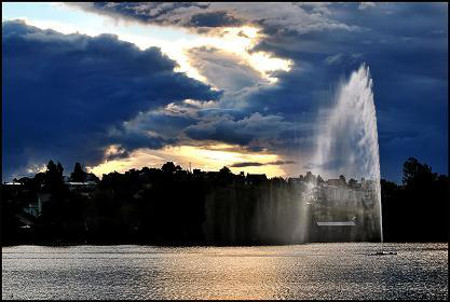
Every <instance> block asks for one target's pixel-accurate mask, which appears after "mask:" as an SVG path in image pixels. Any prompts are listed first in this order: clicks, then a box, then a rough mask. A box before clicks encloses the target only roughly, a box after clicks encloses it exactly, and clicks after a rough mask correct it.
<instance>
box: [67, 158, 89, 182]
mask: <svg viewBox="0 0 450 302" xmlns="http://www.w3.org/2000/svg"><path fill="white" fill-rule="evenodd" d="M85 178H86V172H85V171H84V169H83V167H82V166H81V164H80V163H78V162H77V163H75V166H74V167H73V172H72V173H71V174H70V180H71V181H77V182H84V181H85Z"/></svg>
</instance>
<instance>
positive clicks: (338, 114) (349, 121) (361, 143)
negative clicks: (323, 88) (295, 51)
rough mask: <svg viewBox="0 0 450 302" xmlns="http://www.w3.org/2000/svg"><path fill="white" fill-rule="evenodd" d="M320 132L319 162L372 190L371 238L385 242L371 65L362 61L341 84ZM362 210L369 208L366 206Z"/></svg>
mask: <svg viewBox="0 0 450 302" xmlns="http://www.w3.org/2000/svg"><path fill="white" fill-rule="evenodd" d="M324 120H325V122H324V123H322V124H321V129H320V130H319V131H320V132H319V135H318V150H317V158H316V165H317V167H318V172H319V173H320V174H322V175H325V176H326V177H328V178H330V177H337V176H339V175H341V174H342V175H345V176H346V177H347V178H348V179H349V178H354V179H356V180H360V179H362V178H364V180H363V181H362V182H363V185H364V183H365V184H366V185H367V186H368V187H370V189H371V190H372V192H373V207H372V208H371V210H370V212H367V213H365V214H364V217H366V219H365V220H364V221H363V223H364V227H365V228H366V229H367V232H371V235H370V236H368V238H374V235H375V234H374V232H375V233H378V234H376V235H377V236H376V237H379V238H380V240H381V248H382V244H383V229H382V216H381V215H382V214H381V188H380V157H379V145H378V130H377V118H376V111H375V103H374V96H373V91H372V79H371V77H370V73H369V67H366V65H365V64H363V65H361V66H360V68H359V69H358V70H357V71H354V72H353V73H352V74H351V76H350V79H349V80H348V82H346V83H344V84H342V85H340V87H339V89H338V93H337V94H336V99H335V104H334V106H333V108H332V109H331V111H329V112H328V113H327V114H326V118H325V119H324ZM362 211H366V210H365V209H364V210H362Z"/></svg>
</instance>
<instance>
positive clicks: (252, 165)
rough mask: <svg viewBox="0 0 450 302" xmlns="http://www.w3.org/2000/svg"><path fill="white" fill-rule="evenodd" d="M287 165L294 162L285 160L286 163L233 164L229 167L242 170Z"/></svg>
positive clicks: (279, 161) (280, 161)
mask: <svg viewBox="0 0 450 302" xmlns="http://www.w3.org/2000/svg"><path fill="white" fill-rule="evenodd" d="M288 164H295V162H294V161H292V160H287V161H282V160H278V161H274V162H269V163H257V162H241V163H234V164H232V165H231V166H230V167H233V168H243V167H259V166H270V165H276V166H280V165H288Z"/></svg>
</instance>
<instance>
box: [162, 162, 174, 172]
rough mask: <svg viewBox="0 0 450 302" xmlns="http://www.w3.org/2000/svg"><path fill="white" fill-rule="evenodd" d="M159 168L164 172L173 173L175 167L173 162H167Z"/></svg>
mask: <svg viewBox="0 0 450 302" xmlns="http://www.w3.org/2000/svg"><path fill="white" fill-rule="evenodd" d="M161 170H162V171H163V172H164V173H166V174H174V173H175V171H176V170H177V169H176V167H175V164H174V163H173V162H167V163H165V164H164V165H163V166H162V167H161Z"/></svg>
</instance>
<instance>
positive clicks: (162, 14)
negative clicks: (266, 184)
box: [2, 2, 448, 182]
mask: <svg viewBox="0 0 450 302" xmlns="http://www.w3.org/2000/svg"><path fill="white" fill-rule="evenodd" d="M2 63H3V64H2V66H3V67H2V88H3V89H2V121H3V123H2V134H3V135H2V137H3V141H2V146H3V147H2V151H3V152H2V163H3V165H2V167H3V168H2V179H3V180H4V181H6V180H10V179H12V178H13V177H17V178H20V177H22V176H30V175H33V174H34V173H36V172H38V171H43V170H45V165H46V163H47V162H48V161H49V160H50V159H53V160H55V161H60V162H61V163H62V164H63V166H64V167H65V174H67V175H68V174H70V172H71V171H72V169H73V166H74V164H75V162H81V163H82V164H83V165H84V166H85V167H86V169H87V170H88V171H90V172H92V173H95V174H96V175H98V176H99V177H101V176H102V174H104V173H109V172H113V171H118V172H124V171H127V170H129V169H132V168H136V169H139V168H141V167H144V166H148V167H161V166H162V164H164V163H165V162H167V161H173V162H175V163H176V164H179V165H181V166H182V167H183V168H184V169H189V168H192V169H194V168H198V169H202V170H219V169H220V168H221V167H223V166H228V167H229V168H230V169H231V170H232V172H234V173H238V172H240V171H245V172H247V173H265V174H267V175H268V176H269V177H275V176H281V177H297V176H298V175H299V174H305V173H306V171H308V170H310V167H311V166H313V165H312V164H313V162H312V161H313V160H314V158H315V155H316V154H317V146H318V141H319V138H318V132H319V131H318V129H320V126H321V125H323V124H325V123H326V121H325V118H324V115H323V112H327V110H330V108H332V106H333V104H334V102H335V99H336V95H337V94H338V90H339V87H340V86H341V85H342V84H343V83H345V82H346V81H348V79H349V77H350V75H351V74H352V72H354V71H356V70H357V69H358V68H359V67H360V66H361V64H366V66H369V68H370V75H371V77H372V80H373V95H374V102H375V107H376V116H377V126H378V138H379V149H380V168H381V178H385V179H388V180H391V181H396V182H400V181H401V176H402V164H403V162H405V161H406V159H407V158H408V157H416V158H417V159H419V161H421V162H424V163H427V164H428V165H430V166H432V168H433V171H435V172H438V173H442V174H448V4H447V3H386V2H383V3H373V2H361V3H358V2H352V3H312V2H308V3H299V2H297V3H288V2H283V3H266V2H265V3H257V2H253V3H240V2H233V3H227V2H215V3H208V2H200V3H196V2H189V3H183V2H174V3H164V2H162V3H161V2H153V3H145V2H139V3H138V2H132V3H127V2H120V3H107V2H96V3H88V2H84V3H50V2H46V3H31V2H30V3H7V2H6V3H5V2H3V3H2ZM352 109H353V108H348V110H352ZM353 110H354V109H353ZM313 172H314V171H313ZM324 176H325V177H337V175H331V174H330V175H324Z"/></svg>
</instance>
